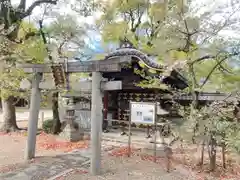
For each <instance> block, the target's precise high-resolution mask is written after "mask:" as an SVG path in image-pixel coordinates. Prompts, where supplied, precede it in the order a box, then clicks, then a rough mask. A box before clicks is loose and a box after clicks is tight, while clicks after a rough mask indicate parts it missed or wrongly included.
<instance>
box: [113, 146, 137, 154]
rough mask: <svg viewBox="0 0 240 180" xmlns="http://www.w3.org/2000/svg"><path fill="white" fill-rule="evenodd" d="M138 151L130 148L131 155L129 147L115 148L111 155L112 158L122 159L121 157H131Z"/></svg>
mask: <svg viewBox="0 0 240 180" xmlns="http://www.w3.org/2000/svg"><path fill="white" fill-rule="evenodd" d="M137 150H138V149H136V148H130V153H129V149H128V147H125V146H124V147H120V148H115V149H114V150H112V151H111V152H110V153H109V155H110V156H115V157H120V156H128V155H129V154H130V155H135V154H136V151H137Z"/></svg>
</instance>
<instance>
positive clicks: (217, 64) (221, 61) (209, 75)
mask: <svg viewBox="0 0 240 180" xmlns="http://www.w3.org/2000/svg"><path fill="white" fill-rule="evenodd" d="M239 54H240V53H239V52H236V53H232V54H230V55H227V56H225V57H224V58H222V59H221V60H219V61H218V62H217V63H216V65H215V66H214V67H213V68H212V69H211V71H210V72H209V73H208V75H207V77H206V78H205V80H204V81H203V83H202V84H201V86H200V88H202V87H203V86H204V85H205V84H206V83H207V82H208V80H209V79H210V77H211V75H212V74H213V73H214V71H215V70H216V69H217V68H218V67H219V66H220V65H221V64H222V63H223V62H224V61H225V60H226V59H228V58H229V57H232V56H236V55H239Z"/></svg>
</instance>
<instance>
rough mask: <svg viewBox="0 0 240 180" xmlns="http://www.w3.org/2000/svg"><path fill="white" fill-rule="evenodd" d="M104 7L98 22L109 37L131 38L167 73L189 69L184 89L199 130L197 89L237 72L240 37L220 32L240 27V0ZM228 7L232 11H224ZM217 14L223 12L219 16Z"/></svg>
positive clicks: (117, 1)
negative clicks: (232, 61) (217, 3)
mask: <svg viewBox="0 0 240 180" xmlns="http://www.w3.org/2000/svg"><path fill="white" fill-rule="evenodd" d="M209 3H210V2H209ZM207 5H209V6H211V3H210V4H207ZM195 7H198V8H195ZM102 8H103V11H104V14H103V16H102V18H101V19H100V20H99V22H98V24H99V27H100V29H101V31H102V35H103V38H104V40H105V41H107V42H109V41H115V42H119V39H122V38H127V39H128V40H130V41H131V42H132V44H133V45H134V46H135V47H137V48H138V49H140V50H142V51H143V52H146V53H147V54H150V55H154V56H156V57H158V60H159V63H161V64H164V65H166V66H167V67H168V70H167V72H165V73H166V74H168V73H169V72H170V71H171V70H172V69H173V68H175V69H178V70H179V71H180V72H182V73H183V74H185V76H186V77H187V79H188V84H189V87H188V88H187V89H186V90H185V91H186V92H187V93H190V94H191V95H192V99H193V100H192V103H191V109H192V110H191V113H190V117H191V119H192V123H193V124H195V125H194V132H195V131H196V130H197V129H196V128H197V125H198V122H197V121H196V119H195V118H194V111H195V109H197V108H198V93H199V92H201V91H203V90H209V89H207V87H206V86H207V85H209V84H213V82H215V80H216V79H219V80H220V78H218V77H220V76H219V74H221V77H224V78H225V79H227V78H233V77H234V76H232V75H231V73H233V72H231V71H232V68H231V67H230V66H229V60H230V59H231V58H232V57H234V56H237V55H239V50H238V49H239V48H238V47H239V43H234V40H233V39H230V38H228V39H226V38H223V37H222V36H221V33H222V32H224V31H225V30H231V29H232V30H233V28H232V27H234V28H239V27H238V26H237V22H238V21H237V16H235V14H236V13H237V12H238V10H239V8H240V3H239V2H236V3H233V4H232V5H231V6H228V7H225V8H223V7H222V6H217V7H216V8H215V10H204V6H202V7H201V6H200V5H198V4H197V2H196V1H190V2H189V3H188V4H186V3H184V1H183V0H177V1H169V2H168V1H161V2H159V1H156V2H154V3H151V2H150V1H141V0H133V1H131V2H130V3H129V2H128V1H124V0H114V1H112V3H108V4H106V5H103V7H102ZM205 9H206V8H205ZM226 9H227V10H228V11H227V13H225V12H224V11H225V10H226ZM216 15H221V16H222V18H221V19H220V20H216V19H214V16H216ZM229 47H232V48H231V50H229ZM214 79H215V80H214ZM235 79H236V78H235ZM202 80H203V82H202ZM217 82H218V83H220V82H219V81H216V83H217ZM222 82H223V80H222ZM216 83H214V85H215V86H216ZM218 87H220V84H218ZM214 89H215V90H217V89H216V88H214ZM218 90H222V89H221V88H218ZM228 90H229V89H228ZM193 141H194V138H193Z"/></svg>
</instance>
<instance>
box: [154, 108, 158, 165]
mask: <svg viewBox="0 0 240 180" xmlns="http://www.w3.org/2000/svg"><path fill="white" fill-rule="evenodd" d="M154 108H155V110H154V113H155V114H154V154H153V158H154V159H153V161H154V162H156V161H157V142H156V141H157V118H156V117H157V103H155V106H154Z"/></svg>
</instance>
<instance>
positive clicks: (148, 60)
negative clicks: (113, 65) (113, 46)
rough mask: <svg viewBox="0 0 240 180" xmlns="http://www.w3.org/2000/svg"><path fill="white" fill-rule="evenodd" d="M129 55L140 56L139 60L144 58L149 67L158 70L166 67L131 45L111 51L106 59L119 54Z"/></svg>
mask: <svg viewBox="0 0 240 180" xmlns="http://www.w3.org/2000/svg"><path fill="white" fill-rule="evenodd" d="M127 55H129V56H133V57H136V58H138V59H139V60H142V61H143V62H144V64H145V65H146V66H147V67H148V68H152V69H155V70H158V71H161V70H163V69H166V67H165V66H163V65H160V64H157V63H156V62H154V61H153V60H152V59H151V58H150V57H148V56H147V55H146V54H145V53H143V52H142V51H140V50H138V49H135V48H131V47H124V48H119V49H117V50H115V51H113V52H110V53H109V54H108V55H107V56H105V60H107V59H109V58H113V57H117V56H127Z"/></svg>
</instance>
